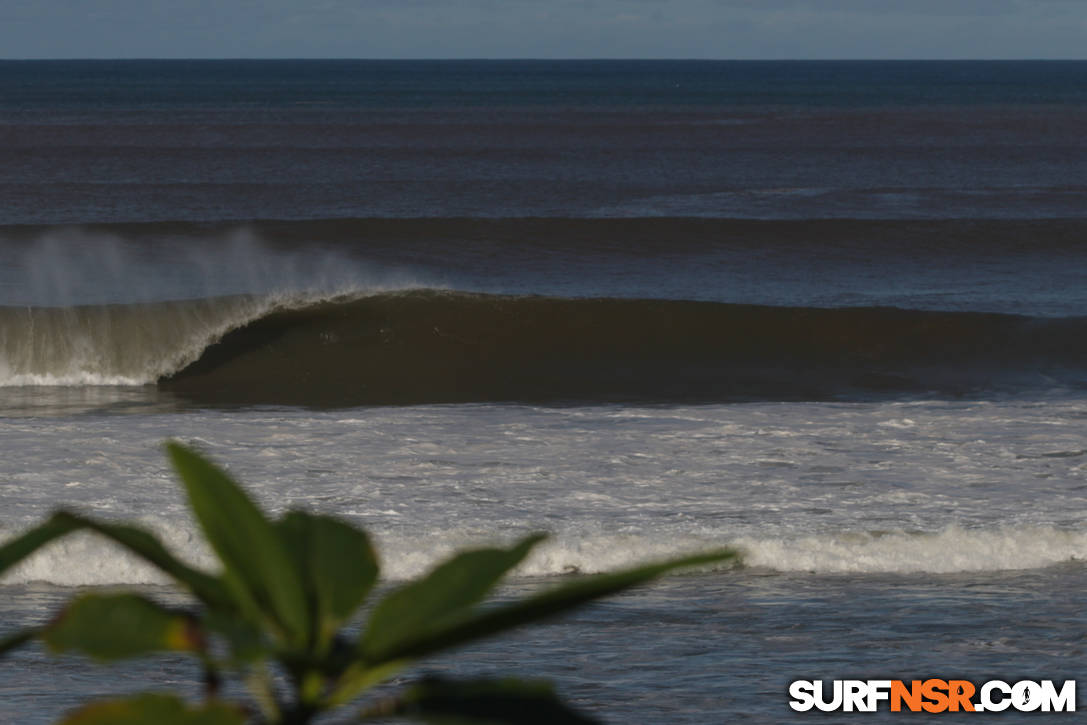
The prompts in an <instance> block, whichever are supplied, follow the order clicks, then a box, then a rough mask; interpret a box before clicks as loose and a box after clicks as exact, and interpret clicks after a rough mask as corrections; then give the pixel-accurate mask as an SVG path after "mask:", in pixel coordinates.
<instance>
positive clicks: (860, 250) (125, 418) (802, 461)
mask: <svg viewBox="0 0 1087 725" xmlns="http://www.w3.org/2000/svg"><path fill="white" fill-rule="evenodd" d="M1085 81H1087V62H694V61H675V62H672V61H599V62H597V61H287V60H283V61H55V62H54V61H28V62H15V61H11V62H8V61H5V62H0V252H2V256H0V537H4V538H6V537H8V536H10V535H13V534H15V533H16V532H18V531H20V530H22V529H24V528H26V527H28V526H30V525H32V524H33V523H35V522H37V521H39V520H41V519H42V518H44V517H45V516H46V515H47V514H48V513H49V512H50V511H51V510H53V509H54V508H55V507H58V506H65V507H71V508H77V509H80V510H83V511H87V512H90V513H93V514H94V515H96V516H99V517H105V518H116V519H121V520H135V521H140V522H142V523H144V524H145V525H147V526H149V527H151V528H153V529H154V530H156V531H157V532H158V533H159V534H160V535H161V536H162V537H163V538H164V540H166V541H167V542H168V544H169V545H170V546H171V547H172V548H173V549H174V550H175V551H177V552H178V553H179V554H181V555H182V556H184V557H185V558H187V559H189V560H191V561H194V562H196V563H200V564H207V565H210V561H211V559H210V555H209V553H208V551H207V550H206V549H205V548H204V546H203V544H202V543H201V541H200V537H199V535H198V534H197V531H196V529H195V525H194V523H193V522H192V521H191V519H190V518H189V515H188V512H187V509H186V507H185V504H184V501H183V499H182V497H181V495H180V492H179V490H178V486H177V485H176V482H175V480H174V477H173V475H172V473H171V471H170V470H169V469H168V466H167V463H166V460H165V456H164V452H163V445H162V444H163V442H164V441H165V440H167V439H176V440H180V441H183V442H186V443H189V444H192V445H195V446H197V447H198V448H200V449H201V450H203V451H205V452H206V453H207V454H209V455H210V456H211V457H212V458H214V459H215V460H217V461H218V462H220V463H222V464H223V465H224V466H226V467H228V468H229V469H230V470H231V471H232V472H233V473H235V474H236V475H237V477H238V478H239V479H240V480H241V481H242V482H243V483H245V484H246V485H247V487H248V488H249V490H250V491H251V492H252V494H253V495H254V496H255V497H256V498H257V499H258V500H259V501H260V502H261V503H262V504H263V505H264V506H266V507H267V508H268V509H270V510H271V511H274V512H277V513H278V512H282V511H285V510H287V509H290V508H304V509H308V510H313V511H319V512H324V513H331V514H335V515H338V516H341V517H344V518H346V519H349V520H352V521H354V522H357V523H359V524H360V525H363V526H365V527H366V528H367V529H368V530H369V531H370V532H371V534H372V535H373V537H374V538H375V540H376V542H377V544H378V548H379V553H380V555H381V559H382V564H383V572H384V575H385V577H386V578H387V580H388V582H389V583H390V584H395V582H397V581H402V580H404V579H406V578H410V577H413V576H417V575H419V574H421V573H422V572H425V571H426V570H427V568H428V567H429V566H431V565H432V564H433V563H435V562H436V561H438V560H440V559H441V558H442V557H444V556H446V555H448V554H449V553H450V552H452V551H454V550H456V549H457V548H461V547H465V546H471V545H477V544H484V543H492V542H510V541H512V540H513V539H515V538H516V537H518V536H520V535H523V534H525V533H527V532H531V531H538V530H543V531H548V532H551V538H550V539H549V540H548V541H547V542H545V543H544V544H543V545H541V546H540V547H539V550H538V551H537V552H536V553H535V554H534V555H533V556H532V557H531V558H530V559H529V560H528V561H527V562H526V563H525V564H524V566H523V567H522V568H521V569H520V570H518V571H517V572H516V574H515V575H514V576H513V577H512V579H511V580H510V581H509V582H508V583H507V585H506V587H505V588H504V589H503V590H502V592H501V593H500V596H502V597H508V596H514V595H517V594H520V593H524V592H525V591H530V590H532V589H533V588H535V587H539V586H548V585H551V584H553V583H555V582H558V581H562V580H563V578H564V577H567V578H568V577H572V576H577V575H578V574H579V573H591V572H600V571H608V570H613V569H616V568H619V567H623V566H627V565H632V564H634V563H637V562H641V561H645V560H651V559H656V558H660V557H664V556H669V555H672V554H680V553H688V552H692V551H699V550H705V549H710V548H717V547H721V546H734V547H737V548H738V549H740V550H741V551H742V552H743V564H742V565H741V566H739V567H735V566H727V567H721V568H717V569H711V570H705V571H697V572H691V573H686V574H682V575H677V576H673V577H670V578H667V579H664V580H662V581H660V582H658V583H656V584H653V585H651V586H648V587H645V588H643V589H640V590H637V591H634V592H631V593H629V594H625V595H623V596H619V597H616V598H613V599H611V600H608V601H606V602H603V603H601V604H599V605H597V606H593V607H590V608H587V609H584V610H582V611H580V612H578V613H576V614H573V615H571V616H569V617H566V618H563V619H561V620H557V621H554V622H549V623H546V624H543V625H540V626H538V627H535V628H531V629H526V630H525V631H524V632H521V633H518V634H517V635H515V636H513V637H509V638H505V639H498V640H495V641H492V642H488V643H485V644H481V645H477V646H473V647H470V648H467V649H465V650H463V651H460V652H458V653H455V654H453V655H451V656H448V657H442V658H440V659H438V660H434V661H431V662H427V663H424V666H423V671H428V672H435V671H436V672H445V673H454V674H490V675H517V676H530V677H546V678H550V679H552V680H553V681H554V682H555V683H556V685H557V687H558V689H559V691H560V693H561V694H562V696H563V697H564V698H566V699H567V700H568V701H569V702H571V703H573V704H574V705H575V706H576V707H578V708H580V709H582V710H584V711H585V712H587V713H591V714H594V715H596V716H598V717H601V718H602V719H604V720H605V721H606V722H612V723H664V722H666V723H677V724H685V723H689V724H695V723H719V722H730V721H739V720H744V721H748V722H765V723H778V722H802V721H806V720H808V719H811V718H816V717H818V719H819V720H820V722H852V721H854V720H856V719H858V718H863V717H864V716H862V715H859V714H856V713H836V714H821V715H819V716H816V715H815V714H814V713H812V712H809V713H798V712H794V711H793V710H792V709H790V707H789V704H788V703H789V699H790V697H789V694H788V687H789V683H790V682H791V681H793V680H796V679H822V680H835V679H847V678H856V679H879V678H886V679H903V680H912V679H928V678H943V679H948V678H961V679H968V680H970V681H972V682H975V683H981V682H984V681H986V680H990V679H1001V680H1005V681H1008V682H1014V681H1016V680H1022V679H1033V680H1042V679H1051V680H1067V679H1078V683H1079V691H1080V699H1081V700H1083V699H1084V696H1085V693H1087V690H1085V689H1084V683H1085V682H1087V671H1085V668H1084V663H1085V662H1087V656H1085V654H1087V608H1085V607H1084V606H1083V592H1084V591H1085V585H1087V565H1085V564H1084V560H1085V559H1087V136H1085V135H1084V132H1083V129H1085V128H1087V82H1085ZM116 585H129V586H136V587H140V588H142V589H145V590H148V591H151V592H153V593H154V595H155V596H159V597H162V598H165V599H166V600H169V601H174V600H176V598H177V594H176V592H173V591H172V590H171V589H170V588H169V587H168V586H167V585H166V583H165V582H164V581H163V580H162V579H161V578H159V577H158V576H157V575H156V574H155V573H154V572H153V571H151V570H149V569H148V568H146V567H144V566H142V565H140V564H139V563H138V562H137V561H135V560H133V559H131V558H129V557H127V556H125V555H124V554H122V553H120V552H119V551H117V550H115V549H113V548H111V547H110V546H108V545H106V544H103V543H101V542H100V541H98V540H95V539H93V538H90V537H78V536H77V537H72V538H71V539H68V540H65V541H63V542H61V543H58V544H56V545H53V546H52V548H50V549H49V550H47V551H45V552H42V553H41V554H40V555H38V556H37V557H35V558H34V559H32V560H30V561H27V562H26V563H25V564H24V565H21V566H20V567H19V568H17V569H16V570H14V571H12V572H10V573H9V574H8V575H7V576H6V577H5V578H4V579H3V580H0V612H2V616H0V625H2V626H0V634H2V633H4V632H7V631H10V630H13V629H15V628H16V627H19V626H23V625H27V624H31V623H34V622H40V621H44V620H46V619H48V618H49V617H51V616H52V615H53V614H54V613H55V612H56V611H57V610H58V608H59V607H60V606H61V603H62V602H63V601H64V600H65V599H66V598H67V597H68V596H70V595H71V594H73V593H74V592H76V591H78V590H79V588H81V587H88V586H95V587H97V586H116ZM0 672H2V673H3V675H2V677H0V722H4V723H9V722H10V723H19V724H22V723H48V722H52V721H54V720H55V719H56V718H58V717H59V716H60V714H61V713H63V712H65V711H66V710H68V709H70V708H72V707H73V706H75V705H77V704H79V703H82V702H84V701H86V700H88V699H90V698H93V697H97V696H102V695H106V694H110V693H122V692H129V691H134V690H138V689H143V688H153V687H161V686H163V685H167V686H173V687H177V688H180V689H181V690H182V691H184V692H188V693H192V694H193V695H195V694H196V693H198V692H199V691H200V673H199V672H198V671H197V670H196V668H194V667H192V666H191V665H189V664H188V663H186V662H185V661H183V660H175V659H172V658H161V659H160V660H155V661H142V662H138V663H126V664H123V665H117V666H112V667H110V668H109V669H108V670H107V671H106V674H105V676H103V674H102V671H101V670H100V669H98V668H96V667H94V666H92V665H90V664H88V663H87V662H85V661H83V660H80V659H78V658H75V659H73V658H64V659H60V658H54V657H52V656H50V655H49V654H47V653H45V652H43V651H42V650H40V649H33V648H31V649H27V650H24V651H21V652H20V653H18V654H17V655H15V656H14V657H11V658H8V659H7V660H5V661H3V662H0ZM418 674H419V671H414V672H412V673H409V674H407V675H405V676H404V678H402V680H404V681H406V680H410V679H411V678H412V677H415V676H418ZM1081 707H1082V706H1081ZM868 717H869V718H872V717H874V718H875V719H877V720H879V719H884V720H885V719H888V718H891V717H893V714H892V713H889V712H886V711H883V712H881V713H879V714H878V715H875V716H871V715H869V716H868ZM926 717H930V716H926V715H921V714H915V715H912V716H910V719H912V720H918V721H924V720H925V718H926ZM931 717H932V719H936V716H931ZM957 717H959V716H956V715H946V714H945V715H942V716H939V719H940V720H941V721H955V719H956V718H957ZM964 717H965V716H964ZM1053 717H1058V718H1063V720H1068V719H1069V717H1071V716H1069V715H1054V716H1053ZM970 719H971V720H973V719H975V718H970ZM997 719H998V720H999V721H1000V722H1005V723H1007V722H1020V721H1023V722H1025V721H1030V722H1036V721H1037V719H1038V714H1037V713H1014V712H1005V713H1003V714H1002V715H1001V716H999V717H998V718H997Z"/></svg>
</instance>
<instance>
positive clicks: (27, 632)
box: [0, 627, 42, 658]
mask: <svg viewBox="0 0 1087 725" xmlns="http://www.w3.org/2000/svg"><path fill="white" fill-rule="evenodd" d="M41 633H42V628H41V627H28V628H26V629H24V630H21V631H19V632H16V633H15V634H9V635H8V636H7V637H4V638H3V639H0V658H3V657H5V656H6V655H7V653H8V652H11V651H12V650H14V649H17V648H19V647H22V646H23V645H24V644H26V643H27V642H29V641H30V640H32V639H34V638H36V637H38V636H39V635H40V634H41Z"/></svg>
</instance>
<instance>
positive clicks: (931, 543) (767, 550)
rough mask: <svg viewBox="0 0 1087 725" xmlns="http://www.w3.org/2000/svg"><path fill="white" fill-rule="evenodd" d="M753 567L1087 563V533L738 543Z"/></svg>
mask: <svg viewBox="0 0 1087 725" xmlns="http://www.w3.org/2000/svg"><path fill="white" fill-rule="evenodd" d="M734 543H735V544H736V545H737V546H739V547H740V548H741V549H742V550H743V552H744V562H745V563H746V564H747V565H748V566H758V567H766V568H769V569H775V570H777V571H812V572H819V573H845V572H854V573H919V572H927V573H933V574H944V573H955V572H971V571H999V570H1010V569H1035V568H1041V567H1046V566H1052V565H1054V564H1059V563H1061V562H1066V561H1070V560H1085V559H1087V532H1083V531H1065V530H1061V529H1057V528H1053V527H1049V526H1026V527H1022V528H1017V527H1001V528H995V529H964V528H962V527H959V526H949V527H947V528H945V529H943V530H941V531H938V532H933V533H905V532H888V533H880V534H874V533H843V534H836V535H830V536H803V537H797V538H777V537H775V538H765V539H763V538H744V539H740V540H738V541H736V542H734Z"/></svg>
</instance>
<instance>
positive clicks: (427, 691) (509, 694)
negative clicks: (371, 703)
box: [361, 678, 597, 725]
mask: <svg viewBox="0 0 1087 725" xmlns="http://www.w3.org/2000/svg"><path fill="white" fill-rule="evenodd" d="M390 715H393V716H400V717H409V718H412V719H413V720H421V721H423V722H426V723H432V724H433V725H454V724H457V725H459V724H460V723H479V724H482V723H487V724H488V725H590V724H591V723H595V722H597V720H594V719H592V718H589V717H586V716H585V715H582V714H581V713H579V712H576V711H574V710H572V709H571V708H569V707H567V706H566V705H565V704H563V702H562V700H560V699H559V698H558V696H557V695H556V694H555V691H554V689H553V688H552V687H551V685H550V684H549V683H546V682H533V681H525V680H513V679H502V680H446V679H442V678H429V679H426V680H423V681H422V682H421V683H419V684H418V685H415V686H414V687H411V688H409V689H408V690H407V692H405V693H404V694H403V695H402V696H401V697H399V698H396V700H394V701H393V702H392V704H391V705H385V706H378V707H377V708H374V709H373V710H371V711H364V712H363V713H362V715H361V719H372V718H385V717H389V716H390Z"/></svg>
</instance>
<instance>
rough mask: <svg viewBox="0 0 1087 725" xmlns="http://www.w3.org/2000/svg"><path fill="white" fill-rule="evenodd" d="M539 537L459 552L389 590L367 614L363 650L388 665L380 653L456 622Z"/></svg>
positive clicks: (386, 658) (523, 555) (533, 536)
mask: <svg viewBox="0 0 1087 725" xmlns="http://www.w3.org/2000/svg"><path fill="white" fill-rule="evenodd" d="M543 538H544V537H543V535H541V534H534V535H532V536H529V537H528V538H526V539H523V540H522V541H520V542H519V543H518V544H516V545H515V546H513V547H511V548H509V549H477V550H475V551H466V552H463V553H460V554H458V555H456V556H454V557H453V558H452V559H450V560H449V561H447V562H445V563H444V564H440V565H439V566H438V567H437V568H435V569H434V570H433V571H431V572H430V573H429V574H428V575H426V576H425V577H423V578H422V579H420V580H419V581H416V582H412V583H410V584H407V585H405V586H403V587H401V588H399V589H397V590H396V591H394V592H392V593H391V594H389V595H388V596H387V597H385V598H384V599H383V600H382V601H381V602H380V603H379V604H378V605H377V607H375V608H374V612H373V614H372V615H371V616H370V622H369V625H368V626H367V628H366V631H365V633H364V635H363V639H362V649H363V652H365V653H366V654H367V655H368V656H369V657H372V658H374V659H380V660H382V661H388V660H389V659H390V658H389V657H384V656H382V654H383V653H386V652H389V651H395V650H397V649H399V648H401V647H403V646H404V645H405V644H406V643H408V642H412V641H415V640H418V639H419V638H420V637H424V636H426V635H428V634H429V633H430V632H432V631H440V630H441V629H442V628H443V627H444V626H446V625H447V623H448V622H450V621H452V620H456V619H459V618H460V617H461V615H463V614H464V612H465V611H467V610H468V609H469V608H471V607H472V606H474V605H475V604H477V603H478V602H479V601H480V600H481V599H482V598H483V597H484V596H485V595H486V594H487V593H488V592H489V591H491V589H493V588H494V586H495V584H497V583H498V580H499V579H501V578H502V576H503V575H504V574H505V573H506V572H508V571H509V570H510V569H512V568H513V567H515V566H517V565H518V564H519V563H521V560H522V559H524V558H525V556H526V555H527V554H528V552H529V550H530V549H532V547H533V546H535V545H536V544H537V543H539V542H540V541H541V540H542V539H543Z"/></svg>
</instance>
